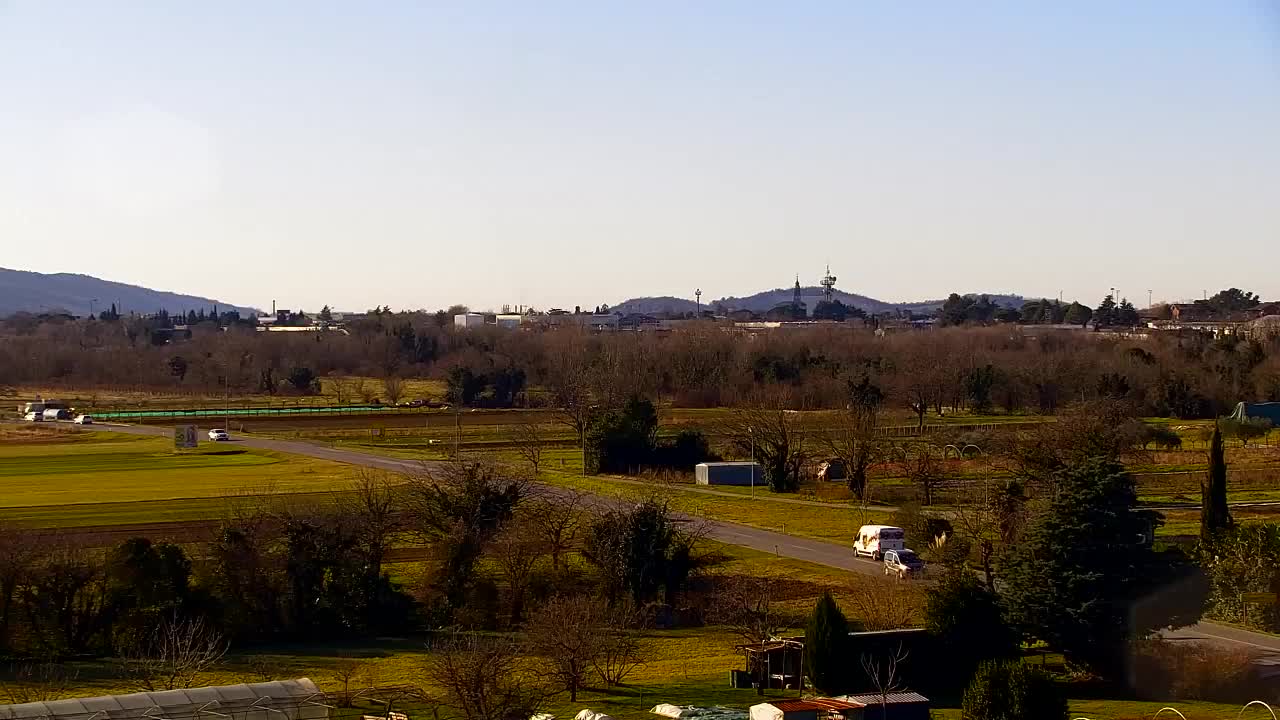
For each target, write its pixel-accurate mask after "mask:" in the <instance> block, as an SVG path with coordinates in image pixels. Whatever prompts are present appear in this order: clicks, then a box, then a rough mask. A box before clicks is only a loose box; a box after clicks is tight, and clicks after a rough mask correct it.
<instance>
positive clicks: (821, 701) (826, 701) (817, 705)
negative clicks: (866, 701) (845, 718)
mask: <svg viewBox="0 0 1280 720" xmlns="http://www.w3.org/2000/svg"><path fill="white" fill-rule="evenodd" d="M769 704H770V705H772V706H774V707H776V708H778V709H779V710H781V711H782V712H784V713H785V712H807V711H810V710H857V709H858V708H860V707H866V705H863V704H862V703H855V702H845V701H844V700H833V699H831V698H809V699H808V700H772V701H770V702H769Z"/></svg>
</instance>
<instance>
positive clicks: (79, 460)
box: [0, 430, 355, 526]
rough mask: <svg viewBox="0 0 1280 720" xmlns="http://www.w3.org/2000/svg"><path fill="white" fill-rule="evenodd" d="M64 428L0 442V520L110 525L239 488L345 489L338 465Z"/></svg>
mask: <svg viewBox="0 0 1280 720" xmlns="http://www.w3.org/2000/svg"><path fill="white" fill-rule="evenodd" d="M56 432H65V433H67V436H66V437H65V438H55V439H54V440H41V441H37V442H30V443H21V442H5V443H3V444H0V517H3V518H5V519H8V520H12V521H17V522H21V523H26V524H40V525H47V526H64V525H109V524H118V523H133V522H158V521H163V520H166V519H190V518H193V517H200V516H208V515H209V514H210V513H213V514H216V512H217V511H218V509H219V508H220V507H221V505H222V504H223V502H224V498H226V497H232V496H237V495H245V494H279V493H289V494H295V493H303V494H305V493H323V492H329V491H334V490H342V489H345V488H346V487H347V484H348V482H349V481H350V479H351V478H352V476H353V473H354V472H355V471H354V469H353V468H351V467H350V466H347V465H343V464H340V463H333V462H328V461H324V460H314V459H311V458H300V457H293V456H284V455H281V454H279V453H271V452H264V451H257V450H247V449H239V448H237V449H227V448H225V447H218V446H207V447H205V448H202V449H199V450H184V451H179V452H175V451H174V450H173V443H172V441H171V440H169V439H167V438H151V437H140V436H133V435H111V434H105V433H93V434H89V433H74V432H73V431H65V430H59V431H56Z"/></svg>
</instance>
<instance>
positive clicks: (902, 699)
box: [839, 692, 929, 720]
mask: <svg viewBox="0 0 1280 720" xmlns="http://www.w3.org/2000/svg"><path fill="white" fill-rule="evenodd" d="M839 699H840V700H846V701H848V702H852V703H857V704H859V705H864V706H866V710H865V713H866V716H867V717H868V718H884V720H929V698H927V697H925V696H923V695H921V694H920V693H914V692H896V693H889V694H887V695H880V694H879V693H873V694H869V695H841V696H840V698H839Z"/></svg>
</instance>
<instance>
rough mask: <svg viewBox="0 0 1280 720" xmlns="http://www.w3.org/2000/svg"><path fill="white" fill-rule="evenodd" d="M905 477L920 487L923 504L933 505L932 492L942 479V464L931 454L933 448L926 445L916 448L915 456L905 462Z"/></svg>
mask: <svg viewBox="0 0 1280 720" xmlns="http://www.w3.org/2000/svg"><path fill="white" fill-rule="evenodd" d="M906 466H907V477H908V478H909V479H910V480H911V482H913V483H915V484H916V485H919V486H920V490H921V492H923V493H924V504H925V505H926V506H927V505H932V504H933V490H934V488H935V487H936V486H937V485H938V483H939V482H941V481H942V479H943V476H944V474H943V467H942V463H941V462H939V461H938V459H937V458H936V457H934V454H933V448H932V447H930V446H929V445H927V444H920V445H918V446H917V447H916V452H915V455H913V456H911V457H908V458H907V461H906Z"/></svg>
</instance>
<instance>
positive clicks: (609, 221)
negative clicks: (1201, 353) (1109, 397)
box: [0, 0, 1280, 310]
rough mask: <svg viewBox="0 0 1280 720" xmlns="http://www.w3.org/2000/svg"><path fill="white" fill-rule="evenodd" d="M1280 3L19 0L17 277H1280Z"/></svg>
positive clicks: (339, 300)
mask: <svg viewBox="0 0 1280 720" xmlns="http://www.w3.org/2000/svg"><path fill="white" fill-rule="evenodd" d="M1278 29H1280V14H1278V13H1277V11H1276V9H1275V7H1274V6H1272V5H1269V4H1265V3H1256V2H1243V1H1236V2H1230V1H1228V2H1221V3H1192V2H1154V1H1152V2H1135V3H1124V4H1115V3H1104V2H1100V1H1096V2H1094V1H1090V2H1084V3H1076V4H1073V5H1072V6H1071V7H1070V8H1065V7H1062V8H1059V7H1052V6H1039V5H1027V4H1018V3H1004V2H998V3H989V4H981V5H977V6H975V5H957V6H950V7H947V6H939V7H927V8H920V7H908V6H900V5H892V4H851V3H842V2H835V1H834V0H833V1H830V2H819V1H815V2H806V3H798V4H796V3H793V4H786V5H775V6H770V5H744V4H740V3H731V2H710V3H700V4H697V5H689V4H687V3H674V2H661V1H660V2H656V3H644V4H639V5H601V4H590V3H580V4H567V3H566V4H555V5H544V4H537V3H533V4H531V3H517V2H511V1H510V0H505V1H504V0H498V1H497V2H494V3H489V4H484V5H473V4H467V5H461V6H455V7H448V6H426V5H423V4H421V3H413V2H408V1H407V0H405V1H396V0H392V1H389V2H384V3H378V4H375V5H358V4H341V3H339V4H329V5H326V6H324V7H316V6H301V5H290V4H284V5H262V4H260V3H248V2H241V1H235V0H233V1H232V2H228V3H219V4H217V5H208V6H199V5H191V6H183V7H181V8H178V7H166V6H158V5H154V4H121V3H109V4H91V3H90V4H72V3H63V2H48V3H43V2H31V1H30V0H16V1H13V0H11V1H10V2H6V3H0V96H2V97H3V98H4V102H3V103H2V104H0V237H2V238H4V241H3V247H4V251H5V252H4V255H3V257H2V258H0V263H3V265H5V266H7V267H13V268H18V269H28V270H36V271H40V272H77V273H85V274H90V275H93V276H96V277H101V278H104V279H108V280H113V281H118V282H125V283H131V284H137V285H141V286H145V287H150V288H156V289H164V290H174V291H178V292H182V293H189V294H193V295H201V296H208V297H217V298H221V299H223V300H224V301H226V302H231V303H235V304H241V305H244V304H248V305H255V306H264V305H265V306H268V307H269V304H270V301H271V299H272V298H275V299H277V300H279V301H280V302H281V304H282V305H287V306H291V307H305V308H309V309H310V308H316V309H318V308H319V307H320V306H321V305H323V304H326V303H327V304H329V305H331V306H333V307H335V308H342V309H348V310H356V309H365V308H366V307H371V306H373V305H375V304H376V305H383V304H386V305H390V306H392V307H395V308H419V307H422V308H435V307H441V306H445V305H448V304H451V303H465V304H467V305H470V306H473V307H481V308H483V307H493V308H496V307H500V306H501V305H502V304H504V303H506V304H512V305H516V304H524V305H533V306H536V307H543V308H545V307H552V306H559V307H566V306H567V307H572V306H573V305H575V304H586V303H590V304H593V305H594V304H596V303H605V302H608V303H610V304H616V303H617V302H619V301H622V300H626V299H628V298H631V297H636V296H664V295H670V296H675V297H681V298H686V297H687V298H692V297H693V292H694V290H695V288H701V290H702V291H703V300H704V303H705V302H709V301H713V300H714V299H716V298H719V297H721V296H726V295H741V294H745V293H751V292H756V291H758V290H763V289H769V288H775V287H784V288H785V287H788V286H789V285H790V280H791V278H792V277H793V276H794V275H795V273H797V272H798V273H800V275H801V281H802V283H803V284H805V285H817V284H818V281H819V279H820V277H821V274H822V268H823V267H824V266H825V265H826V264H827V263H828V262H829V263H830V264H831V267H832V270H833V272H835V274H836V275H838V276H839V278H840V281H839V283H838V285H837V288H838V289H840V290H843V291H846V292H851V293H856V294H860V295H865V296H868V297H872V298H876V299H879V300H883V301H887V302H902V301H918V300H927V299H936V298H937V297H940V296H945V295H946V294H947V293H949V292H953V291H954V292H992V293H996V292H1000V293H1004V292H1009V293H1017V294H1021V295H1026V296H1046V297H1057V296H1058V293H1059V291H1061V293H1062V295H1063V297H1064V299H1066V300H1068V301H1069V300H1071V299H1079V300H1080V301H1081V302H1084V303H1086V304H1091V305H1092V304H1096V303H1097V302H1098V301H1099V300H1100V299H1101V297H1102V296H1103V295H1105V294H1106V292H1107V290H1108V289H1109V288H1111V287H1118V288H1119V289H1120V290H1121V293H1122V294H1123V295H1125V296H1127V297H1128V298H1129V299H1130V300H1132V301H1133V302H1134V303H1135V304H1137V305H1140V306H1141V305H1145V304H1146V302H1147V298H1148V290H1150V291H1151V294H1152V296H1153V297H1154V299H1155V300H1161V299H1164V300H1169V301H1175V300H1186V299H1195V298H1199V297H1201V296H1202V294H1203V292H1204V291H1208V292H1209V293H1212V292H1215V291H1216V290H1219V289H1222V288H1226V287H1231V286H1237V287H1241V288H1245V289H1248V290H1252V291H1255V292H1258V293H1259V294H1260V295H1262V296H1264V297H1267V298H1275V297H1280V278H1277V276H1276V275H1275V273H1274V272H1273V269H1274V267H1276V265H1277V262H1280V243H1277V242H1276V240H1277V238H1276V231H1277V228H1278V227H1280V210H1278V208H1280V206H1278V205H1277V203H1276V200H1277V195H1276V192H1277V189H1278V188H1280V136H1277V134H1276V133H1275V131H1274V129H1275V128H1276V127H1280V83H1277V82H1276V80H1277V75H1278V74H1277V70H1278V69H1280V32H1278Z"/></svg>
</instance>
